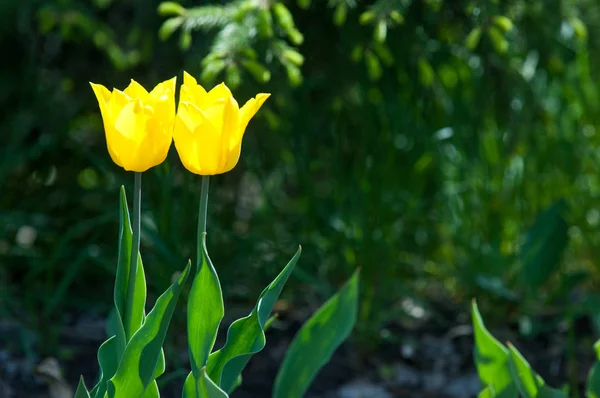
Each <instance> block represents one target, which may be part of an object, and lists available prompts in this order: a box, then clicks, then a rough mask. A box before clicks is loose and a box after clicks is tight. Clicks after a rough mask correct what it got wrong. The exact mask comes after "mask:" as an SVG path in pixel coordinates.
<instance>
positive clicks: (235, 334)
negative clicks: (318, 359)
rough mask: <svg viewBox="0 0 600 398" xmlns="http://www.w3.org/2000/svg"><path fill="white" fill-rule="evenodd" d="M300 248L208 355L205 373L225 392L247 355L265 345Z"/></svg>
mask: <svg viewBox="0 0 600 398" xmlns="http://www.w3.org/2000/svg"><path fill="white" fill-rule="evenodd" d="M301 251H302V248H298V251H297V252H296V254H295V255H294V257H293V258H292V259H291V260H290V262H289V263H288V264H287V265H286V266H285V268H284V269H283V271H281V273H280V274H279V275H278V276H277V278H275V280H274V281H273V282H271V284H270V285H269V286H267V288H266V289H265V290H263V291H262V293H261V294H260V297H259V298H258V302H257V303H256V306H255V307H254V309H253V310H252V312H251V313H250V314H249V315H248V316H247V317H245V318H241V319H238V320H237V321H235V322H233V323H232V324H231V326H230V327H229V330H228V331H227V340H226V342H225V345H224V346H223V348H221V349H220V350H218V351H215V352H213V353H212V354H211V355H210V356H209V357H208V363H207V365H206V368H207V373H208V375H209V376H210V378H211V379H212V380H215V382H217V384H218V385H219V386H220V387H221V388H222V389H223V390H224V391H226V392H231V391H232V389H233V386H234V385H235V383H236V380H237V378H238V376H239V375H240V374H241V372H242V370H243V369H244V367H245V366H246V364H247V363H248V360H249V359H250V357H251V356H252V355H254V354H256V353H257V352H259V351H260V350H262V349H263V347H264V346H265V342H266V339H265V334H264V326H265V323H266V321H267V319H268V318H269V314H270V313H271V310H272V309H273V305H274V304H275V301H276V300H277V298H278V297H279V294H280V293H281V290H282V289H283V286H284V285H285V282H286V281H287V280H288V278H289V276H290V274H291V272H292V270H293V269H294V266H295V265H296V262H297V261H298V258H299V257H300V253H301Z"/></svg>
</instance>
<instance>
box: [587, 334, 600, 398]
mask: <svg viewBox="0 0 600 398" xmlns="http://www.w3.org/2000/svg"><path fill="white" fill-rule="evenodd" d="M594 350H595V351H596V363H595V364H594V366H592V370H590V374H589V375H588V380H587V387H586V394H587V397H589V398H600V340H598V341H596V343H595V344H594Z"/></svg>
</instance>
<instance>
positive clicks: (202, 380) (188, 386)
mask: <svg viewBox="0 0 600 398" xmlns="http://www.w3.org/2000/svg"><path fill="white" fill-rule="evenodd" d="M195 380H196V379H194V377H193V375H192V373H190V374H189V375H188V377H187V379H185V383H184V385H183V394H182V398H227V397H229V396H228V395H227V393H226V392H225V391H223V390H221V389H220V388H219V386H217V385H216V384H215V383H214V382H213V381H212V380H211V379H210V377H208V375H207V374H206V367H204V368H202V369H200V377H199V378H198V379H197V380H198V382H197V383H196V382H195Z"/></svg>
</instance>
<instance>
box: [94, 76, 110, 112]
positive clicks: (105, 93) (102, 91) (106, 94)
mask: <svg viewBox="0 0 600 398" xmlns="http://www.w3.org/2000/svg"><path fill="white" fill-rule="evenodd" d="M90 85H91V86H92V90H94V94H95V95H96V99H97V100H98V103H99V104H100V106H101V107H102V105H103V104H106V103H107V102H108V101H109V100H110V91H109V90H108V89H107V88H106V87H104V86H103V85H102V84H96V83H91V82H90Z"/></svg>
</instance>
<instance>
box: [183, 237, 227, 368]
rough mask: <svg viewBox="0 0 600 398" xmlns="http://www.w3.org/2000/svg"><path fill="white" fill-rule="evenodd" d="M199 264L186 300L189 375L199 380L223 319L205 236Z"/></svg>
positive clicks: (222, 310) (220, 300)
mask: <svg viewBox="0 0 600 398" xmlns="http://www.w3.org/2000/svg"><path fill="white" fill-rule="evenodd" d="M201 252H202V260H201V262H200V267H199V268H200V269H198V270H196V275H195V276H194V280H193V282H192V287H191V289H190V294H189V297H188V312H187V318H188V344H189V351H190V363H191V367H192V373H193V374H194V377H195V378H196V379H199V377H200V373H201V369H202V368H203V367H204V366H206V361H207V360H208V356H209V354H210V351H211V350H212V348H213V346H214V344H215V340H216V338H217V332H218V330H219V325H220V324H221V320H222V319H223V315H224V313H225V309H224V306H223V293H222V292H221V284H220V282H219V277H218V276H217V272H216V270H215V268H214V266H213V264H212V261H211V260H210V257H209V256H208V251H207V249H206V233H204V234H203V236H202V241H201Z"/></svg>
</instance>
